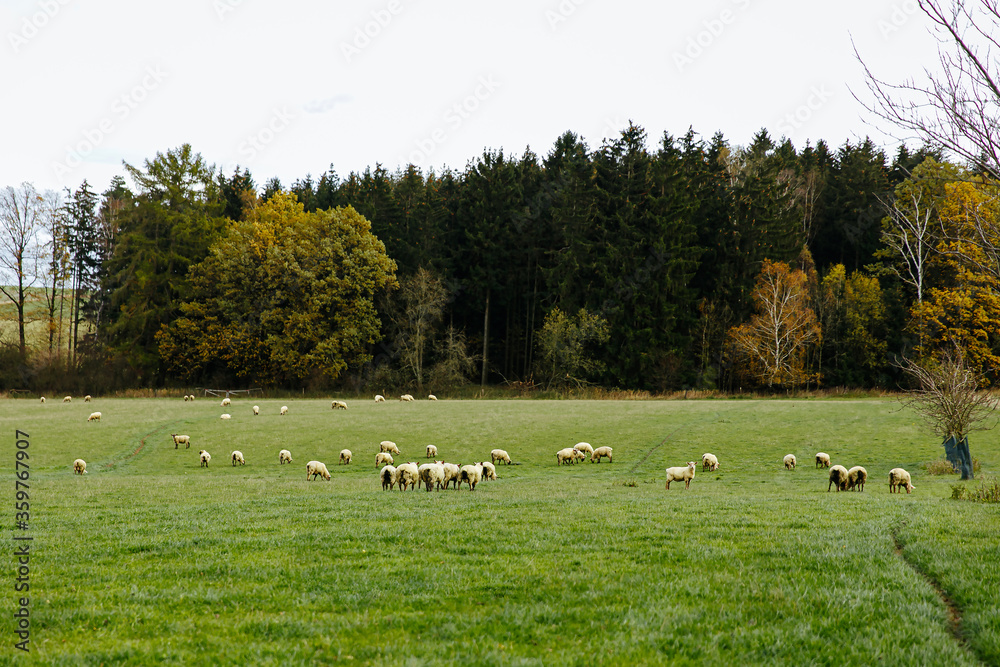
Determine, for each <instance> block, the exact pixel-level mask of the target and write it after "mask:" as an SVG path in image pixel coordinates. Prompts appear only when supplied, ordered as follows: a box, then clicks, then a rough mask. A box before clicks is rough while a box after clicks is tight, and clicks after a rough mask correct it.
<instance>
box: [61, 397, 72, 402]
mask: <svg viewBox="0 0 1000 667" xmlns="http://www.w3.org/2000/svg"><path fill="white" fill-rule="evenodd" d="M72 402H73V397H72V396H64V397H63V403H72Z"/></svg>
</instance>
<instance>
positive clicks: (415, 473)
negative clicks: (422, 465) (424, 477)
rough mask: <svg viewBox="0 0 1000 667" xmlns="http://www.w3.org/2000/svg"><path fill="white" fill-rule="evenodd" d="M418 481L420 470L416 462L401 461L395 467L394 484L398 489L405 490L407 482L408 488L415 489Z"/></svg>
mask: <svg viewBox="0 0 1000 667" xmlns="http://www.w3.org/2000/svg"><path fill="white" fill-rule="evenodd" d="M383 470H385V468H383ZM418 481H420V470H419V468H418V467H417V464H416V462H414V461H410V462H408V463H401V464H400V465H399V467H398V468H396V484H397V485H398V486H399V490H400V491H406V485H407V484H409V485H410V489H415V488H416V486H417V482H418Z"/></svg>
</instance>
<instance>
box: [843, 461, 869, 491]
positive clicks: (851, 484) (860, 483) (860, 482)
mask: <svg viewBox="0 0 1000 667" xmlns="http://www.w3.org/2000/svg"><path fill="white" fill-rule="evenodd" d="M867 481H868V471H867V470H865V469H864V468H862V467H861V466H854V467H853V468H851V469H850V470H848V471H847V490H848V491H864V490H865V482H867Z"/></svg>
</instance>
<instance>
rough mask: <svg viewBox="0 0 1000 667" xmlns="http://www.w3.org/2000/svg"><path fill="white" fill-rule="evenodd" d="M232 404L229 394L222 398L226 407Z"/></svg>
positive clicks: (223, 405)
mask: <svg viewBox="0 0 1000 667" xmlns="http://www.w3.org/2000/svg"><path fill="white" fill-rule="evenodd" d="M231 404H232V401H231V400H229V397H228V396H226V397H225V398H224V399H222V407H224V408H225V407H228V406H229V405H231Z"/></svg>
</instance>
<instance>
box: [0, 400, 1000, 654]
mask: <svg viewBox="0 0 1000 667" xmlns="http://www.w3.org/2000/svg"><path fill="white" fill-rule="evenodd" d="M60 398H61V396H57V397H49V402H48V403H47V404H45V405H40V404H39V403H38V402H37V400H28V399H18V400H4V401H0V425H2V427H3V428H2V429H0V430H2V433H3V437H4V438H6V439H7V443H6V444H5V446H4V448H3V451H5V452H7V454H6V455H5V457H4V460H3V461H2V463H0V466H2V469H3V470H4V472H5V473H6V475H5V476H6V477H7V479H8V484H7V485H6V488H7V491H6V492H5V493H6V494H8V497H7V498H6V499H5V500H4V502H5V503H6V504H7V507H8V508H9V509H8V514H7V515H8V517H11V518H10V522H11V523H10V524H9V526H8V528H9V529H8V530H7V531H4V534H3V537H2V540H3V546H4V553H5V554H7V556H6V558H7V565H6V567H7V569H8V572H10V571H13V570H15V569H16V564H15V563H14V560H15V559H14V556H13V555H12V554H13V553H14V552H15V550H16V549H17V548H19V547H20V543H16V542H15V541H14V540H13V539H12V535H17V534H30V535H31V536H32V537H33V538H34V539H33V541H32V542H31V559H30V593H29V597H30V619H31V635H30V653H29V654H27V655H23V654H21V652H20V651H16V650H15V649H14V648H13V645H14V643H15V642H16V641H17V638H16V636H15V635H14V632H13V631H14V630H15V627H14V621H13V620H12V612H13V611H14V610H16V609H17V604H18V602H17V600H18V597H19V596H20V595H24V594H23V593H22V594H17V593H15V592H14V590H13V589H14V583H13V581H12V580H11V579H10V578H9V577H8V578H7V579H6V581H7V582H8V583H7V585H6V586H5V597H4V600H5V608H4V611H5V613H4V614H3V618H5V619H7V620H6V621H3V622H2V623H6V627H0V629H2V631H3V636H4V637H5V640H4V642H5V645H4V646H3V648H2V649H0V656H3V659H4V661H5V662H9V661H11V660H12V656H14V654H19V655H17V658H18V662H37V663H39V664H55V665H64V664H65V665H73V664H88V665H89V664H129V665H145V664H149V665H152V664H177V665H190V664H203V663H210V664H254V665H314V664H334V663H338V664H339V663H340V662H348V663H349V664H357V665H366V664H371V665H409V664H414V665H415V664H450V663H462V664H475V665H480V664H482V665H588V666H589V665H621V664H635V665H638V664H643V665H650V664H699V665H702V664H709V665H732V664H788V665H804V664H875V663H880V664H898V665H901V664H924V665H931V664H940V665H976V664H984V663H985V664H998V663H1000V508H998V507H997V506H996V505H986V504H977V503H970V502H958V501H953V500H951V499H950V496H951V492H952V490H951V485H953V484H958V483H959V482H958V478H957V476H940V477H932V476H929V475H927V474H926V473H925V472H924V471H923V469H922V468H921V464H923V463H926V462H928V461H931V460H933V459H937V458H940V457H941V454H942V449H941V446H940V443H939V442H937V441H936V439H935V438H934V437H933V436H932V435H930V434H929V433H928V432H927V431H926V429H925V427H924V426H923V425H922V424H921V423H920V422H919V420H918V419H917V418H916V417H915V416H914V415H913V414H911V413H908V412H904V411H900V409H899V406H898V404H897V403H895V402H894V401H892V400H874V399H873V400H770V401H757V400H722V399H720V400H702V401H681V400H677V401H559V400H553V401H542V400H489V401H487V400H479V401H475V400H455V401H450V400H441V401H438V402H430V401H425V400H420V401H417V402H415V403H399V402H396V401H393V400H390V401H389V402H387V403H385V404H375V403H374V402H372V401H371V400H370V399H365V400H361V399H351V398H347V402H348V404H349V406H350V408H349V409H348V410H346V411H344V410H331V409H330V401H329V400H288V399H285V400H271V399H263V398H262V399H237V400H234V401H233V404H232V405H231V406H229V407H228V408H225V409H223V408H222V407H220V405H219V401H218V400H217V399H208V398H201V397H199V398H198V400H197V401H195V402H194V403H185V402H184V401H183V400H181V399H180V398H171V399H105V398H101V397H96V398H95V400H94V402H93V403H91V404H85V403H83V401H82V398H76V399H75V400H74V401H73V402H72V403H69V404H63V403H61V402H59V399H60ZM442 398H443V397H442ZM254 404H257V405H260V407H261V415H260V416H258V417H254V416H253V415H252V414H251V406H252V405H254ZM281 405H288V406H289V408H290V410H289V413H288V414H287V415H284V416H279V414H278V413H279V408H280V406H281ZM94 410H100V411H101V412H102V413H103V419H102V420H101V421H100V422H91V423H88V422H87V421H86V420H87V416H88V415H89V414H90V412H92V411H94ZM223 412H228V413H230V414H232V416H233V418H232V420H230V421H223V420H221V419H219V416H220V415H221V414H222V413H223ZM15 430H20V431H22V432H25V433H27V434H28V435H29V438H28V440H29V443H30V447H29V449H28V451H29V452H30V459H29V460H28V463H29V464H30V466H31V467H30V480H29V484H30V503H31V505H30V512H31V514H30V527H29V530H28V531H27V533H24V532H23V531H18V530H17V529H16V528H15V525H14V524H13V521H14V518H13V505H14V502H15V497H14V495H15V491H14V487H15V485H14V480H13V479H12V477H13V473H14V466H15V451H16V450H15V441H16V437H15ZM171 433H182V434H188V435H190V436H191V448H190V449H185V448H184V446H183V445H181V447H180V448H179V449H175V448H174V444H173V442H172V441H171V438H170V434H171ZM998 438H1000V433H998V432H987V433H977V434H974V435H973V436H972V437H971V438H970V441H971V445H972V451H973V455H974V456H976V457H977V458H979V459H980V461H981V462H982V467H983V471H984V472H985V473H987V474H991V473H993V472H995V471H996V470H997V469H998V468H1000V439H998ZM383 439H390V440H393V441H395V442H396V443H397V445H398V446H399V447H400V449H401V450H402V455H401V456H399V457H396V461H397V463H398V462H399V461H400V460H403V461H416V462H418V463H422V462H425V461H426V459H425V458H424V448H425V446H426V445H428V444H434V445H436V446H437V447H438V451H439V458H442V459H444V460H447V461H451V462H455V463H463V464H464V463H471V462H473V461H481V460H484V459H485V460H489V452H490V450H491V449H493V448H495V447H500V448H503V449H506V450H507V451H508V452H510V454H511V457H512V458H513V460H514V462H515V463H516V464H518V465H512V466H504V465H498V467H497V472H498V475H499V479H498V480H497V481H491V482H484V483H483V484H481V485H480V486H479V487H478V488H477V489H476V491H475V492H470V491H469V490H468V488H467V487H466V488H463V489H462V490H460V491H452V490H448V491H436V492H433V493H427V492H426V491H424V490H423V489H418V490H416V491H407V492H405V493H401V492H399V491H398V490H393V491H391V492H383V491H382V489H381V486H380V484H379V480H378V476H377V473H376V468H375V466H374V457H375V453H376V452H377V451H378V443H379V441H381V440H383ZM579 441H587V442H589V443H591V444H592V445H594V446H595V447H597V446H601V445H610V446H612V447H613V448H614V462H613V463H611V464H608V463H607V462H606V461H605V462H602V463H600V464H591V463H589V462H587V463H581V464H576V465H564V466H558V467H557V466H556V459H555V452H556V451H557V450H559V449H561V448H563V447H572V446H573V445H574V444H575V443H577V442H579ZM282 448H287V449H289V450H291V453H292V456H293V458H294V462H293V463H291V464H288V465H283V466H279V465H278V451H279V450H280V449H282ZM343 448H348V449H351V450H352V451H353V453H354V462H353V463H352V464H351V465H349V466H340V465H338V464H337V461H338V455H339V452H340V450H341V449H343ZM199 449H206V450H208V451H209V452H210V453H211V454H212V462H211V465H210V466H209V468H207V469H205V468H200V467H199V461H198V450H199ZM233 449H239V450H241V451H242V452H243V454H244V456H245V457H246V462H247V465H246V466H240V467H235V468H234V467H232V466H231V465H230V462H229V453H230V452H231V451H232V450H233ZM817 451H825V452H828V453H829V454H830V455H831V458H832V459H833V463H835V464H836V463H840V464H843V465H845V466H846V467H851V466H853V465H862V466H865V467H866V468H867V469H868V472H869V475H870V478H869V481H868V484H867V486H866V488H865V490H864V492H863V493H853V492H846V493H836V492H832V493H828V492H827V471H826V470H817V469H815V468H814V466H813V457H814V455H815V453H816V452H817ZM704 452H712V453H714V454H716V455H717V456H718V457H719V460H720V462H721V467H720V468H719V470H718V471H716V472H713V473H709V472H704V473H703V472H702V469H701V465H700V456H701V454H702V453H704ZM788 453H793V454H795V455H796V457H797V458H798V463H799V465H798V468H796V469H795V470H785V469H784V467H783V466H782V457H783V456H784V455H785V454H788ZM77 457H82V458H84V459H86V461H87V469H88V474H87V475H84V476H79V475H74V474H73V471H72V463H73V460H74V459H75V458H77ZM311 459H317V460H320V461H324V462H325V463H326V464H327V467H328V468H329V470H330V472H331V474H332V480H331V481H329V482H325V481H322V480H319V481H315V482H307V481H306V479H305V465H306V462H307V461H309V460H311ZM687 461H698V462H699V465H698V467H697V473H696V476H695V478H694V480H693V481H692V483H691V488H690V489H689V490H687V491H685V489H684V486H683V484H682V483H676V484H672V485H671V489H670V491H666V490H665V489H664V477H665V475H664V468H666V467H667V466H679V465H684V464H685V463H686V462H687ZM897 466H900V467H903V468H906V469H907V470H909V471H910V473H911V474H912V476H913V484H914V485H915V487H916V489H915V491H914V492H913V493H912V494H910V495H906V494H905V493H904V494H899V495H890V494H889V492H888V485H887V482H886V477H887V473H888V470H889V469H890V468H893V467H897ZM942 596H944V597H946V598H947V600H948V601H949V603H950V607H949V605H946V603H945V602H944V601H943V597H942ZM952 617H954V618H952Z"/></svg>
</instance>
